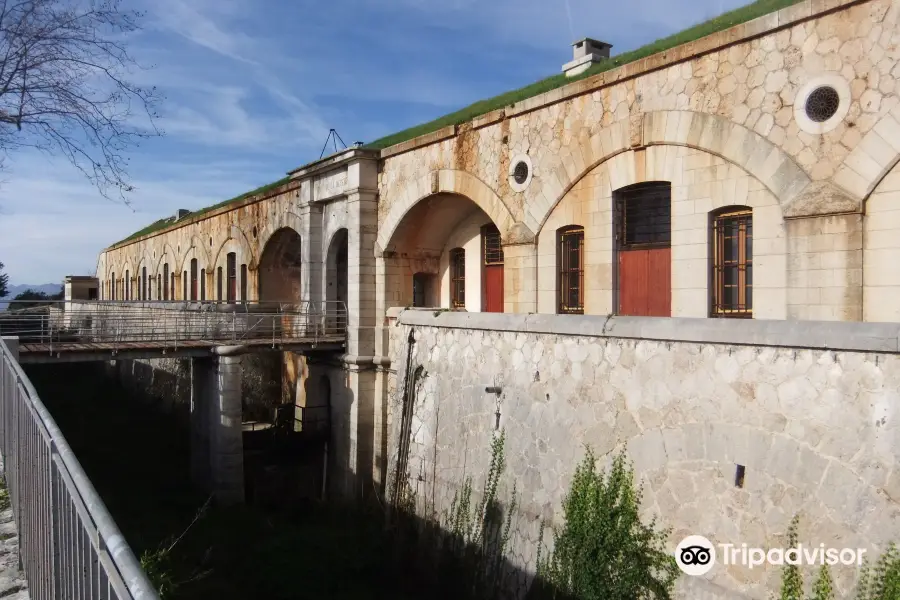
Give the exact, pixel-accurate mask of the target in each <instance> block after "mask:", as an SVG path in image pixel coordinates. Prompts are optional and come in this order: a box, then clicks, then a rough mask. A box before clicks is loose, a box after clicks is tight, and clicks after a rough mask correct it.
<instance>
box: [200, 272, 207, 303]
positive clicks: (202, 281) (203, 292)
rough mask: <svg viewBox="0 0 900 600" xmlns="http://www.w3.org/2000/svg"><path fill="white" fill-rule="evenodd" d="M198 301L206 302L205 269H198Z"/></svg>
mask: <svg viewBox="0 0 900 600" xmlns="http://www.w3.org/2000/svg"><path fill="white" fill-rule="evenodd" d="M200 302H206V269H200Z"/></svg>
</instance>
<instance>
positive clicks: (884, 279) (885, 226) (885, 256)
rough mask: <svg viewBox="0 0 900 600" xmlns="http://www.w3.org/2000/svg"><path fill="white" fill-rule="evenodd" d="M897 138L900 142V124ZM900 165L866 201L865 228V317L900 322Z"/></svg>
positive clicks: (863, 239)
mask: <svg viewBox="0 0 900 600" xmlns="http://www.w3.org/2000/svg"><path fill="white" fill-rule="evenodd" d="M896 141H897V143H898V144H900V126H898V128H897V138H896ZM898 229H900V166H894V168H893V169H892V170H891V172H890V173H889V174H888V176H887V177H885V178H884V180H883V181H882V182H881V183H880V184H879V186H878V187H877V188H876V189H875V191H874V193H873V194H872V195H871V196H870V197H869V199H868V201H867V202H866V216H865V222H864V227H863V232H862V235H861V236H860V237H861V238H862V239H861V240H860V242H861V245H862V247H863V265H862V271H863V274H862V279H863V282H864V283H863V285H864V288H863V307H862V313H863V319H864V320H866V321H892V322H896V321H900V303H898V302H897V298H898V296H900V236H898V235H897V231H898Z"/></svg>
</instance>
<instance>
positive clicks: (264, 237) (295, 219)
mask: <svg viewBox="0 0 900 600" xmlns="http://www.w3.org/2000/svg"><path fill="white" fill-rule="evenodd" d="M285 228H287V229H293V230H294V231H295V232H297V233H298V235H299V232H301V231H303V230H304V227H303V218H302V217H301V216H300V215H298V214H297V213H293V212H290V211H287V212H275V213H274V215H270V216H269V218H268V219H267V220H266V224H265V227H263V230H262V231H261V232H260V233H259V237H257V246H256V247H257V250H258V255H259V260H260V263H261V262H262V254H263V252H265V249H266V246H268V245H269V240H271V239H272V236H274V235H275V234H277V233H279V232H280V231H281V230H282V229H285Z"/></svg>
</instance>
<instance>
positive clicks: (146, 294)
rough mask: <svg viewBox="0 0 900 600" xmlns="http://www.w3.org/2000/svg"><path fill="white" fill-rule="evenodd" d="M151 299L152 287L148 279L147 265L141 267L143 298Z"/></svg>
mask: <svg viewBox="0 0 900 600" xmlns="http://www.w3.org/2000/svg"><path fill="white" fill-rule="evenodd" d="M149 299H150V287H149V283H148V281H147V267H142V268H141V300H149Z"/></svg>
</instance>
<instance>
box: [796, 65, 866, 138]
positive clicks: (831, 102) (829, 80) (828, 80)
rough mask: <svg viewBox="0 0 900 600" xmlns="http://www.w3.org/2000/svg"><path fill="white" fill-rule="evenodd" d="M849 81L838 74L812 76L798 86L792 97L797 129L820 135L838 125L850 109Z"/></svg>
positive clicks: (851, 98)
mask: <svg viewBox="0 0 900 600" xmlns="http://www.w3.org/2000/svg"><path fill="white" fill-rule="evenodd" d="M852 100H853V97H852V94H851V93H850V84H849V83H847V80H846V79H844V78H843V77H841V75H839V74H838V73H828V74H825V75H819V76H818V77H814V78H812V79H810V80H809V81H807V82H806V83H804V84H803V85H801V86H800V89H799V90H797V96H796V97H795V98H794V120H795V121H796V122H797V125H799V126H800V129H801V130H803V131H805V132H806V133H809V134H812V135H822V134H825V133H828V132H829V131H832V130H834V128H835V127H837V126H838V125H840V124H841V122H842V121H843V120H844V118H845V117H846V116H847V113H848V112H849V111H850V103H851V102H852Z"/></svg>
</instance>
